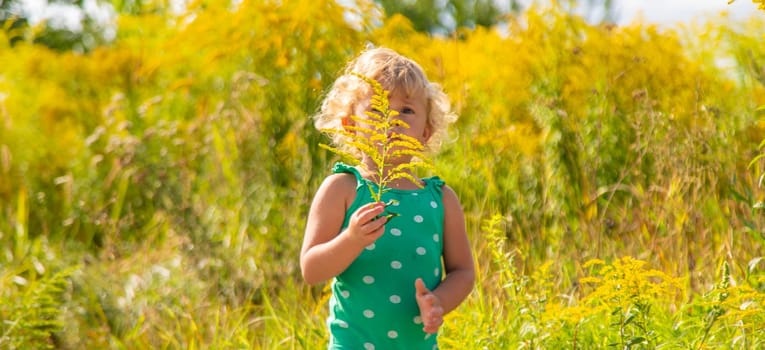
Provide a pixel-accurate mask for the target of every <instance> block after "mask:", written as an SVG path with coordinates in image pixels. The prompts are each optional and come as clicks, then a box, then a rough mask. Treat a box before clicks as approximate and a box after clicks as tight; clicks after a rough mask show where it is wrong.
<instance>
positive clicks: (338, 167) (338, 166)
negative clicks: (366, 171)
mask: <svg viewBox="0 0 765 350" xmlns="http://www.w3.org/2000/svg"><path fill="white" fill-rule="evenodd" d="M332 173H333V174H339V173H349V174H353V175H354V176H355V177H356V188H359V187H361V185H363V184H364V178H363V177H361V173H360V172H359V169H356V167H354V166H351V165H348V164H345V163H342V162H337V163H335V165H334V166H333V167H332Z"/></svg>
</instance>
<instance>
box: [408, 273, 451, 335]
mask: <svg viewBox="0 0 765 350" xmlns="http://www.w3.org/2000/svg"><path fill="white" fill-rule="evenodd" d="M414 288H415V289H416V294H415V295H416V298H417V306H419V307H420V317H421V318H422V324H423V327H422V330H423V331H424V332H425V333H436V332H438V328H439V327H441V325H442V324H443V323H444V309H443V308H442V307H441V300H439V298H438V296H436V295H435V294H433V292H431V291H430V290H429V289H428V287H426V286H425V283H424V282H422V279H421V278H418V279H417V280H416V281H414Z"/></svg>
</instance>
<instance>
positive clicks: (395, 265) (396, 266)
mask: <svg viewBox="0 0 765 350" xmlns="http://www.w3.org/2000/svg"><path fill="white" fill-rule="evenodd" d="M390 267H392V268H394V269H396V270H398V269H400V268H401V262H400V261H396V260H393V261H391V262H390Z"/></svg>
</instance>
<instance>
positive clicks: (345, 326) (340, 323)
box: [337, 320, 348, 328]
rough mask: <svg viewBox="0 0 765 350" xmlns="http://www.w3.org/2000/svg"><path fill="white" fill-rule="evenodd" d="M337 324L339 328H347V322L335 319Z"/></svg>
mask: <svg viewBox="0 0 765 350" xmlns="http://www.w3.org/2000/svg"><path fill="white" fill-rule="evenodd" d="M337 325H338V326H340V328H348V322H345V321H343V320H337Z"/></svg>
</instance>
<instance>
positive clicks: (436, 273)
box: [433, 267, 440, 277]
mask: <svg viewBox="0 0 765 350" xmlns="http://www.w3.org/2000/svg"><path fill="white" fill-rule="evenodd" d="M439 272H440V269H439V268H437V267H436V269H435V270H433V276H436V277H438V273H439Z"/></svg>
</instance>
